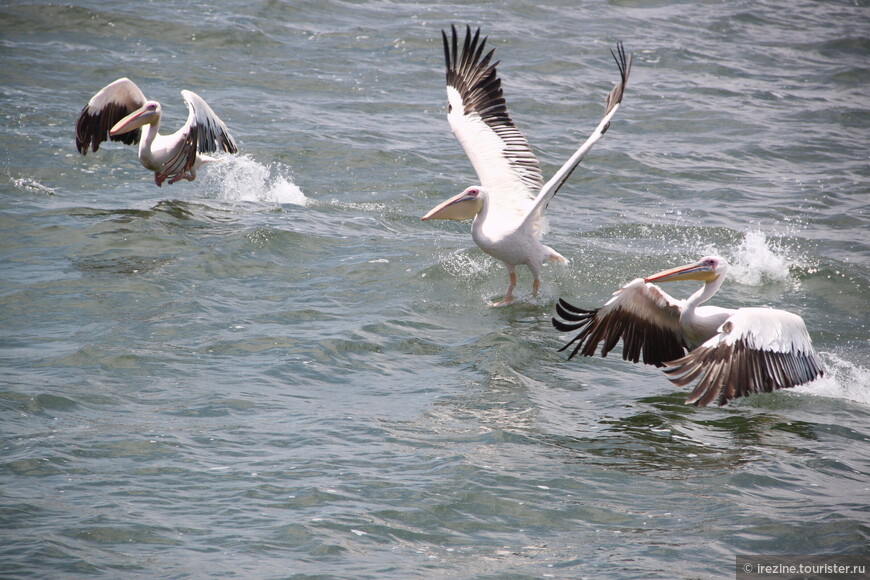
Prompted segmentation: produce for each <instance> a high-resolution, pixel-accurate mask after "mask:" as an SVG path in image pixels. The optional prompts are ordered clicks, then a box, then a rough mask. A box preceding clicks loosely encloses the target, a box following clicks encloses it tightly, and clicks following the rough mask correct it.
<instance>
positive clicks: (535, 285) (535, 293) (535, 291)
mask: <svg viewBox="0 0 870 580" xmlns="http://www.w3.org/2000/svg"><path fill="white" fill-rule="evenodd" d="M540 287H541V281H540V280H539V279H537V278H535V281H534V282H532V298H537V297H538V288H540Z"/></svg>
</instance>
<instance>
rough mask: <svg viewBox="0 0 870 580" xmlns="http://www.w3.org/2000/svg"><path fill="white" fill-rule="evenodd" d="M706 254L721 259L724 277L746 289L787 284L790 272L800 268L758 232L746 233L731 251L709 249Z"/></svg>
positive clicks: (779, 248)
mask: <svg viewBox="0 0 870 580" xmlns="http://www.w3.org/2000/svg"><path fill="white" fill-rule="evenodd" d="M707 253H711V254H716V253H718V254H719V255H721V256H723V257H725V258H726V259H727V260H728V262H729V264H730V267H729V268H728V278H730V279H731V280H734V281H735V282H738V283H740V284H744V285H747V286H760V285H762V284H764V283H765V282H771V281H773V282H784V281H787V280H789V276H790V274H789V271H790V269H791V268H793V267H795V266H800V265H801V263H800V261H799V260H798V259H796V258H794V257H792V256H790V255H789V253H788V251H787V250H786V249H785V248H783V247H782V246H781V245H780V244H778V243H776V242H775V241H771V240H768V239H767V236H766V235H765V234H764V233H763V232H759V231H752V232H746V234H744V236H743V241H742V242H740V245H739V246H737V247H736V248H734V249H733V250H730V251H724V252H722V251H719V250H717V249H716V248H714V247H710V248H707Z"/></svg>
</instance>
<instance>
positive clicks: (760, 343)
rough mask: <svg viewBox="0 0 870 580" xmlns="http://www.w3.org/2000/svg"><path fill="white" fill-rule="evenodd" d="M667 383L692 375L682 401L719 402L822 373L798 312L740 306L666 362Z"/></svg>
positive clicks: (797, 382)
mask: <svg viewBox="0 0 870 580" xmlns="http://www.w3.org/2000/svg"><path fill="white" fill-rule="evenodd" d="M667 366H668V367H670V368H667V369H665V373H667V374H668V375H669V379H670V381H671V382H672V383H674V384H675V385H678V386H685V385H687V384H689V383H691V382H693V381H695V380H696V379H697V380H698V384H697V385H696V386H695V388H694V390H693V391H692V393H691V394H690V395H689V398H688V399H686V403H687V404H692V403H694V404H695V405H697V406H699V407H703V406H704V405H707V404H709V403H711V402H712V401H713V400H714V399H716V397H719V401H718V402H719V405H724V404H725V403H727V402H728V401H730V400H731V399H735V398H737V397H744V396H746V395H751V394H753V393H769V392H772V391H775V390H777V389H787V388H790V387H794V386H796V385H801V384H803V383H807V382H810V381H812V380H814V379H816V378H817V377H820V376H821V375H822V374H823V371H822V365H821V362H820V361H819V358H818V356H817V355H816V353H815V351H814V350H813V346H812V343H811V341H810V335H809V333H808V332H807V328H806V326H805V325H804V321H803V319H802V318H801V317H800V316H797V315H795V314H792V313H790V312H785V311H783V310H774V309H771V308H740V309H738V310H737V311H736V312H735V313H734V314H733V315H732V316H731V317H729V318H728V320H726V321H725V322H724V323H723V324H722V325H721V326H720V327H719V329H718V334H717V335H716V336H714V337H713V338H711V339H710V340H708V341H707V342H705V343H704V344H702V345H701V346H699V347H698V348H696V349H695V350H693V351H692V352H690V353H689V354H688V355H686V356H684V357H682V358H679V359H677V360H674V361H671V362H668V363H667Z"/></svg>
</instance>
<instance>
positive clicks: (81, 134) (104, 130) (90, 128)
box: [76, 77, 146, 155]
mask: <svg viewBox="0 0 870 580" xmlns="http://www.w3.org/2000/svg"><path fill="white" fill-rule="evenodd" d="M145 100H146V99H145V95H144V94H143V93H142V91H141V90H139V87H137V86H136V84H135V83H134V82H133V81H131V80H130V79H128V78H126V77H125V78H120V79H118V80H116V81H115V82H113V83H111V84H109V85H107V86H105V87H103V88H102V89H101V90H100V92H98V93H97V94H96V95H94V96H93V97H91V100H90V101H88V104H87V105H85V106H84V108H82V112H81V113H79V118H78V119H77V120H76V149H78V150H79V152H80V153H81V154H82V155H87V153H88V148H91V150H93V151H96V150H97V149H99V148H100V143H102V142H103V141H105V140H106V139H111V140H112V141H120V142H122V143H126V144H127V145H135V144H136V143H138V142H139V136H140V135H141V134H142V131H141V130H140V129H135V130H133V131H130V132H128V133H124V134H122V135H116V136H113V137H110V136H109V129H111V128H112V127H113V126H114V125H115V123H117V122H118V121H120V120H121V119H123V118H124V117H126V116H127V115H129V114H130V113H132V112H133V111H135V110H136V109H138V108H140V107H142V106H143V105H144V104H145Z"/></svg>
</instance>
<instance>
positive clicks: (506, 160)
mask: <svg viewBox="0 0 870 580" xmlns="http://www.w3.org/2000/svg"><path fill="white" fill-rule="evenodd" d="M451 29H452V33H453V34H452V38H451V39H448V38H447V33H445V32H444V31H443V30H442V31H441V35H442V37H443V40H444V58H445V60H446V62H447V119H448V121H449V122H450V128H451V129H452V130H453V134H454V135H455V136H456V139H457V140H458V141H459V143H460V144H461V145H462V148H463V149H464V150H465V154H466V155H467V156H468V158H469V159H470V160H471V164H472V165H473V166H474V170H475V171H476V172H477V176H478V178H479V179H480V184H481V185H482V186H483V187H484V188H486V189H487V191H489V192H490V202H491V203H492V204H493V205H494V206H495V207H496V208H503V209H508V210H513V211H516V212H518V213H520V215H524V214H525V213H526V212H527V211H528V207H529V205H530V203H531V200H532V199H533V198H534V196H535V194H536V193H537V192H538V191H540V189H541V187H542V186H543V185H544V179H543V177H542V175H541V168H540V165H539V164H538V159H537V158H536V157H535V155H534V153H532V150H531V148H530V147H529V144H528V142H527V141H526V138H525V137H523V134H522V133H520V131H519V130H518V129H517V128H516V126H515V125H514V122H513V121H512V120H511V118H510V115H509V114H508V110H507V105H506V103H505V99H504V95H503V93H502V88H501V79H500V78H499V77H498V75H497V73H496V66H498V63H497V62H496V63H492V64H491V62H492V55H493V52H494V50H490V51H489V52H488V53H486V54H485V55H484V54H483V51H484V47H485V45H486V38H485V37H484V38H483V39H481V38H480V29H479V28H478V29H477V30H476V31H475V32H474V35H472V33H471V28H470V27H468V26H466V30H465V41H464V43H463V45H462V50H461V51H460V49H459V37H458V34H457V32H456V27H455V26H452V27H451Z"/></svg>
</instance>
